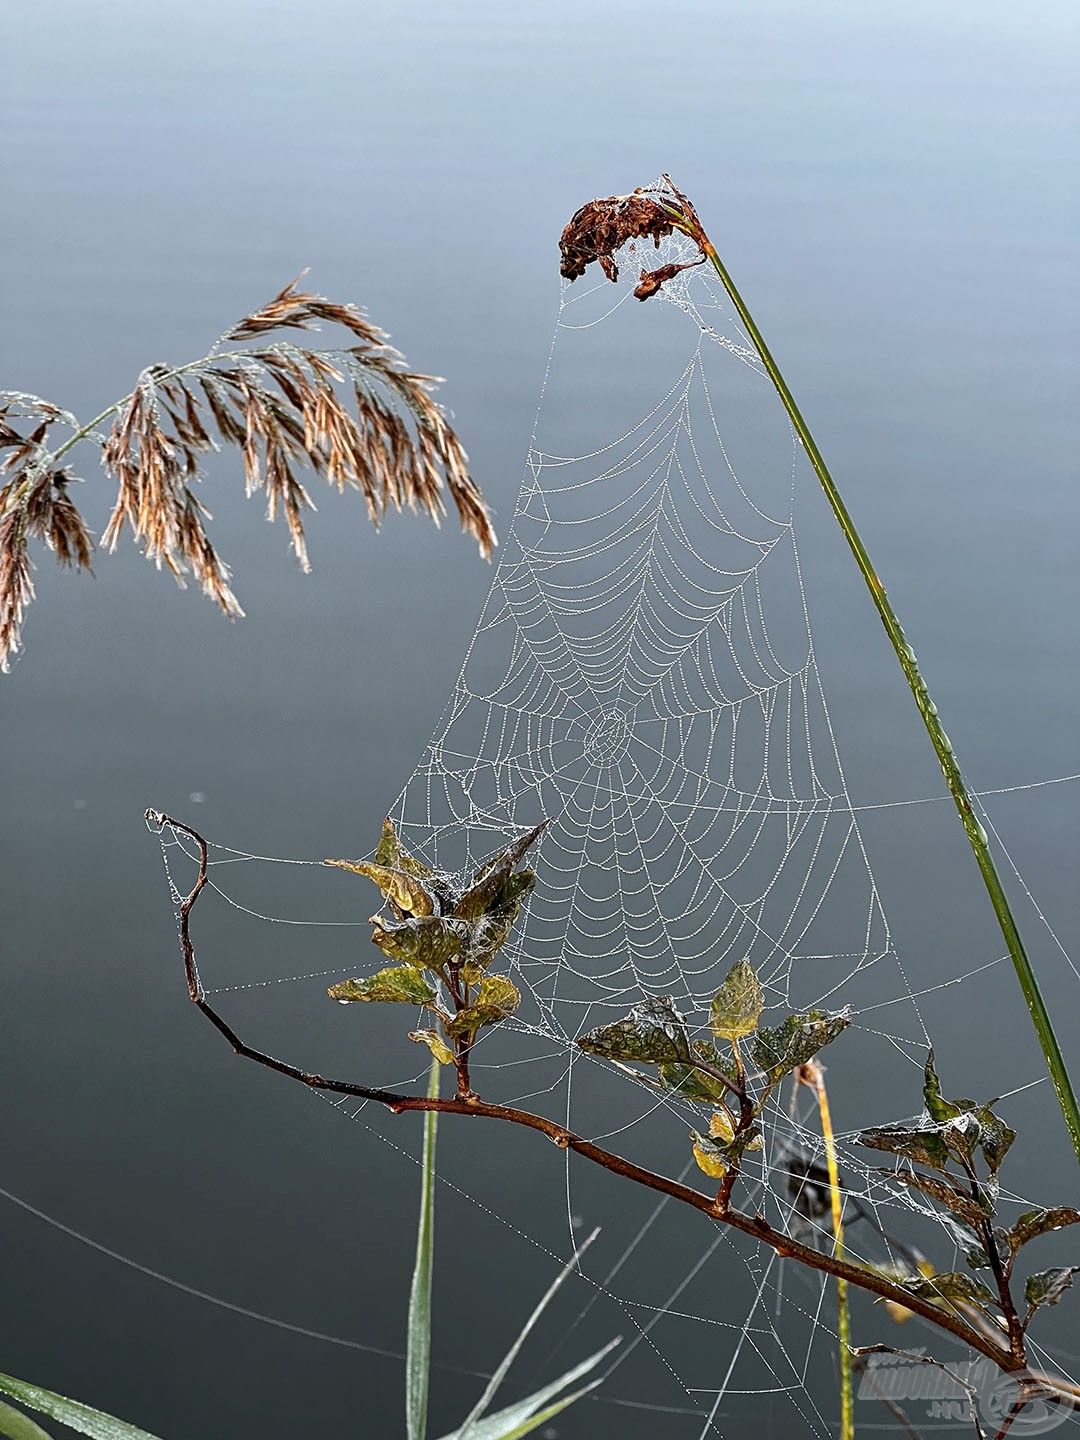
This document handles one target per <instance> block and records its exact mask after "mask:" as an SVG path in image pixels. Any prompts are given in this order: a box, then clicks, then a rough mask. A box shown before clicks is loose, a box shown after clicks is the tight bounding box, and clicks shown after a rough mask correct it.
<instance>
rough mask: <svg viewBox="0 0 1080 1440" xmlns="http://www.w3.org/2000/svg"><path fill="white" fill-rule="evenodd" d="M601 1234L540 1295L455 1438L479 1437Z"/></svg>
mask: <svg viewBox="0 0 1080 1440" xmlns="http://www.w3.org/2000/svg"><path fill="white" fill-rule="evenodd" d="M599 1233H600V1232H599V1231H598V1230H594V1231H593V1232H592V1234H591V1235H589V1236H588V1238H587V1239H586V1240H585V1241H584V1243H583V1244H581V1245H579V1246H578V1248H577V1249H576V1250H575V1251H574V1253H573V1255H571V1257H570V1259H569V1260H568V1261H567V1262H566V1264H565V1265H564V1266H563V1268H562V1269H561V1270H560V1271H559V1273H558V1275H556V1277H555V1279H554V1280H553V1281H552V1282H551V1284H550V1285H549V1286H548V1288H547V1290H546V1291H545V1292H544V1294H543V1295H542V1296H541V1297H540V1301H539V1303H538V1304H537V1306H536V1308H535V1309H534V1310H533V1312H532V1314H531V1315H530V1316H529V1318H528V1319H527V1320H526V1321H525V1324H524V1325H523V1326H522V1327H521V1330H520V1331H519V1332H518V1337H517V1339H516V1340H515V1341H514V1343H513V1344H512V1345H511V1346H510V1349H509V1350H508V1351H507V1352H506V1354H505V1355H504V1356H503V1358H502V1359H501V1360H500V1361H499V1364H498V1366H497V1367H496V1370H495V1373H494V1374H493V1375H492V1377H491V1379H490V1380H489V1381H488V1383H487V1385H486V1387H485V1389H484V1393H483V1394H482V1395H481V1396H480V1399H479V1400H478V1401H477V1402H476V1404H475V1405H474V1406H473V1408H472V1409H471V1410H470V1411H469V1413H468V1415H467V1416H466V1417H465V1422H464V1424H463V1425H462V1426H461V1428H460V1429H459V1430H458V1431H457V1432H456V1434H455V1436H454V1437H453V1440H476V1434H477V1422H478V1421H479V1420H480V1418H481V1417H482V1416H483V1414H484V1411H485V1410H486V1409H487V1408H488V1406H489V1405H490V1404H491V1402H492V1400H494V1398H495V1395H496V1393H497V1392H498V1389H499V1386H500V1385H501V1384H502V1382H503V1380H504V1379H505V1378H506V1372H507V1371H508V1370H509V1369H510V1366H511V1365H512V1364H513V1363H514V1361H515V1360H516V1359H517V1357H518V1354H519V1353H520V1351H521V1347H522V1346H523V1345H524V1344H525V1341H526V1340H527V1339H528V1337H529V1332H530V1331H531V1330H532V1329H533V1327H534V1326H535V1324H536V1322H537V1321H538V1320H539V1319H540V1316H541V1315H542V1314H543V1313H544V1311H545V1310H546V1309H547V1307H548V1305H550V1303H551V1301H552V1300H553V1299H554V1298H555V1295H556V1292H557V1291H558V1290H559V1287H560V1286H561V1285H562V1284H563V1283H564V1282H565V1280H566V1279H567V1277H568V1276H570V1275H572V1274H573V1272H574V1271H575V1270H576V1269H577V1267H578V1261H579V1260H580V1259H581V1257H582V1255H583V1254H584V1253H585V1251H586V1250H587V1249H588V1248H589V1246H590V1245H591V1244H592V1242H593V1241H594V1240H595V1239H596V1237H597V1235H598V1234H599ZM613 1343H614V1342H613ZM609 1348H610V1347H609ZM575 1378H576V1377H575ZM560 1388H561V1387H560Z"/></svg>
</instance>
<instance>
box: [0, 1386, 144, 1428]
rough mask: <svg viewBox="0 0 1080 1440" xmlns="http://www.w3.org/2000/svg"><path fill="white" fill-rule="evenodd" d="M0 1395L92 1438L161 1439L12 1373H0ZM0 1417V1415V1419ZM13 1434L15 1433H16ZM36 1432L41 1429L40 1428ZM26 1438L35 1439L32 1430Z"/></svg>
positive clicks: (113, 1416)
mask: <svg viewBox="0 0 1080 1440" xmlns="http://www.w3.org/2000/svg"><path fill="white" fill-rule="evenodd" d="M0 1395H8V1396H10V1397H11V1399H12V1400H17V1401H18V1402H19V1404H20V1405H25V1406H26V1407H27V1409H29V1410H36V1411H37V1412H38V1414H39V1415H47V1416H48V1418H49V1419H50V1420H59V1421H60V1423H61V1424H62V1425H66V1426H67V1427H68V1429H69V1430H76V1431H78V1433H79V1434H80V1435H89V1436H90V1437H91V1440H160V1437H159V1436H157V1435H151V1434H150V1432H149V1431H148V1430H140V1429H139V1427H138V1426H137V1425H129V1424H128V1423H127V1421H126V1420H117V1418H116V1416H115V1415H106V1414H105V1413H104V1412H103V1411H101V1410H94V1409H93V1408H92V1407H91V1406H89V1405H83V1404H82V1403H81V1402H80V1401H78V1400H69V1399H68V1398H67V1396H65V1395H57V1394H56V1393H55V1391H52V1390H43V1389H42V1388H41V1386H40V1385H30V1384H28V1383H27V1382H26V1381H25V1380H16V1379H15V1378H14V1377H13V1376H11V1375H0ZM6 1408H7V1407H6V1406H5V1409H6ZM2 1419H3V1417H2V1416H0V1420H2ZM0 1433H4V1434H7V1435H10V1434H11V1433H12V1432H11V1431H10V1430H8V1431H2V1432H0ZM15 1434H16V1435H18V1432H17V1431H16V1432H15ZM39 1434H44V1432H43V1431H40V1430H39ZM18 1440H23V1437H22V1436H18ZM26 1440H34V1432H33V1431H29V1432H26Z"/></svg>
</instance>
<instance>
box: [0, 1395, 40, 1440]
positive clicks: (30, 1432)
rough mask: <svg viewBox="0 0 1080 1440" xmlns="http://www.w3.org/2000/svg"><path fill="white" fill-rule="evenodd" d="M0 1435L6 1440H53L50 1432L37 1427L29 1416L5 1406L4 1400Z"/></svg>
mask: <svg viewBox="0 0 1080 1440" xmlns="http://www.w3.org/2000/svg"><path fill="white" fill-rule="evenodd" d="M0 1435H3V1436H4V1437H5V1440H51V1436H50V1435H49V1432H48V1431H47V1430H42V1428H41V1426H40V1425H36V1424H35V1423H34V1421H33V1420H31V1419H30V1416H29V1415H24V1414H23V1413H22V1411H21V1410H16V1409H15V1408H14V1407H13V1406H11V1405H5V1404H4V1402H3V1401H2V1400H0Z"/></svg>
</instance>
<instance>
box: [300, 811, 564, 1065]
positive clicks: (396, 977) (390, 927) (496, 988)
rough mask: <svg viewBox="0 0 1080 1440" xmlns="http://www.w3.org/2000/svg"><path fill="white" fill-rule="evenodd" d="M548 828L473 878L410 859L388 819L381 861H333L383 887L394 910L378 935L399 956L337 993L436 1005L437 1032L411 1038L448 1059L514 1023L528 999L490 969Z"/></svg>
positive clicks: (382, 919)
mask: <svg viewBox="0 0 1080 1440" xmlns="http://www.w3.org/2000/svg"><path fill="white" fill-rule="evenodd" d="M546 824H547V821H546V820H545V821H543V822H541V824H539V825H536V826H534V828H533V829H532V830H529V831H527V832H526V833H525V834H524V835H521V836H519V837H518V838H517V839H516V840H514V841H512V842H511V843H510V844H509V845H507V846H506V847H505V848H504V849H502V850H500V851H499V852H498V853H497V854H496V855H494V856H493V857H492V858H491V859H489V860H487V861H485V863H484V864H483V865H481V866H480V868H479V869H478V870H477V871H476V872H475V873H474V874H473V875H472V876H471V877H469V878H467V879H460V878H458V877H454V876H451V875H447V874H444V873H442V872H439V871H435V870H433V869H432V868H431V867H430V866H428V865H426V864H425V863H424V862H423V861H422V860H420V859H419V858H417V857H416V856H414V855H410V854H409V853H408V851H406V850H405V849H404V847H403V846H402V843H401V840H400V837H399V836H398V833H397V830H396V829H395V827H394V824H393V822H392V821H391V820H390V819H389V818H388V819H387V820H385V821H384V822H383V831H382V836H381V838H380V840H379V844H378V847H377V849H376V851H375V855H374V858H373V859H371V860H327V861H326V862H325V863H326V864H327V865H333V866H336V867H337V868H338V869H341V870H348V871H351V872H352V873H353V874H355V875H363V876H365V877H366V878H367V879H368V880H371V881H372V882H373V883H374V884H375V885H376V886H377V887H378V889H379V891H380V892H381V894H382V897H383V901H384V904H385V910H386V913H385V914H375V915H373V916H372V917H371V926H372V934H371V939H372V942H373V943H374V944H375V945H376V946H377V947H378V949H379V950H381V951H382V953H383V955H384V956H385V957H386V958H387V959H388V960H390V961H391V962H393V963H392V964H390V965H388V966H386V967H385V968H383V969H382V970H379V971H377V972H376V973H375V974H374V975H366V976H362V977H359V978H356V979H351V980H343V981H341V982H340V983H339V984H337V985H331V986H330V987H329V990H328V992H327V993H328V994H329V996H330V998H331V999H332V1000H337V1001H339V1002H341V1003H342V1004H348V1003H350V1002H352V1001H366V1002H369V1003H370V1002H374V1003H387V1002H390V1003H401V1004H408V1005H417V1006H421V1007H423V1008H425V1009H428V1010H430V1011H431V1012H432V1014H433V1015H434V1017H435V1018H436V1020H437V1022H438V1028H428V1029H421V1030H414V1031H411V1032H410V1035H409V1038H410V1039H411V1040H414V1041H415V1042H416V1043H418V1044H421V1045H426V1046H427V1048H428V1049H429V1050H430V1051H431V1053H432V1055H433V1056H434V1057H435V1058H436V1059H437V1060H439V1061H440V1062H441V1063H442V1064H451V1063H454V1062H455V1061H456V1060H457V1059H458V1058H460V1056H461V1054H462V1052H463V1051H466V1052H467V1050H468V1048H469V1047H470V1046H471V1045H472V1043H473V1042H474V1040H475V1038H476V1035H477V1033H478V1032H479V1031H480V1030H481V1029H483V1028H484V1027H485V1026H490V1025H497V1024H498V1023H499V1022H500V1021H502V1020H505V1019H507V1018H508V1017H509V1016H510V1015H512V1014H513V1013H514V1012H515V1011H516V1010H517V1008H518V1006H519V1005H520V1004H521V994H520V992H519V991H518V989H517V986H516V985H514V983H513V981H512V980H510V979H509V978H508V977H507V976H506V975H500V974H493V973H491V970H490V967H491V965H492V962H493V961H494V959H495V957H496V955H498V953H499V951H500V950H501V949H502V948H503V946H504V945H505V944H506V941H507V940H508V939H509V937H510V931H511V929H512V928H513V925H514V921H515V920H516V919H517V916H518V914H519V912H520V910H521V907H522V905H523V904H524V903H525V901H526V900H527V898H528V896H529V895H530V894H531V893H532V890H533V887H534V886H535V884H536V876H535V874H534V873H533V871H531V870H528V869H521V870H519V869H518V868H517V867H518V865H519V863H520V861H521V860H522V859H523V858H524V856H525V853H526V851H528V849H529V847H530V846H531V845H532V844H533V843H534V842H535V841H536V840H537V838H538V837H539V835H540V833H541V831H542V830H543V828H544V826H545V825H546Z"/></svg>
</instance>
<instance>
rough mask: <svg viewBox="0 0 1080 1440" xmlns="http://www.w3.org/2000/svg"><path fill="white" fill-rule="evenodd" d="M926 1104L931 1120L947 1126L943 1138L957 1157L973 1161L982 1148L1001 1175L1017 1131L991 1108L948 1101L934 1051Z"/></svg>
mask: <svg viewBox="0 0 1080 1440" xmlns="http://www.w3.org/2000/svg"><path fill="white" fill-rule="evenodd" d="M923 1102H924V1103H925V1105H926V1113H927V1115H929V1117H930V1119H931V1120H933V1121H935V1122H936V1123H937V1124H938V1125H940V1126H942V1127H943V1128H942V1137H943V1139H944V1140H945V1143H946V1145H947V1146H948V1147H949V1149H950V1150H951V1151H952V1152H953V1154H954V1155H958V1156H961V1157H962V1158H963V1159H965V1160H970V1159H971V1157H972V1156H973V1155H974V1153H975V1148H976V1146H978V1147H979V1148H980V1149H981V1150H982V1153H983V1158H984V1159H985V1160H986V1163H987V1165H988V1166H989V1168H990V1173H991V1174H993V1175H996V1174H997V1172H998V1170H999V1169H1000V1168H1001V1162H1002V1161H1003V1160H1004V1159H1005V1156H1006V1154H1007V1153H1008V1150H1009V1147H1010V1146H1011V1145H1012V1143H1013V1141H1014V1140H1015V1139H1016V1131H1015V1130H1010V1128H1009V1126H1008V1125H1006V1124H1005V1122H1004V1120H1002V1119H1001V1117H1000V1116H999V1115H995V1114H994V1112H993V1110H991V1108H990V1106H989V1105H977V1104H976V1103H975V1101H974V1100H968V1099H967V1098H963V1099H958V1100H946V1099H945V1098H944V1097H943V1095H942V1093H941V1084H940V1082H939V1081H938V1077H937V1071H936V1070H935V1068H934V1052H933V1050H931V1051H930V1053H929V1054H928V1055H927V1057H926V1070H925V1079H924V1082H923Z"/></svg>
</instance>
